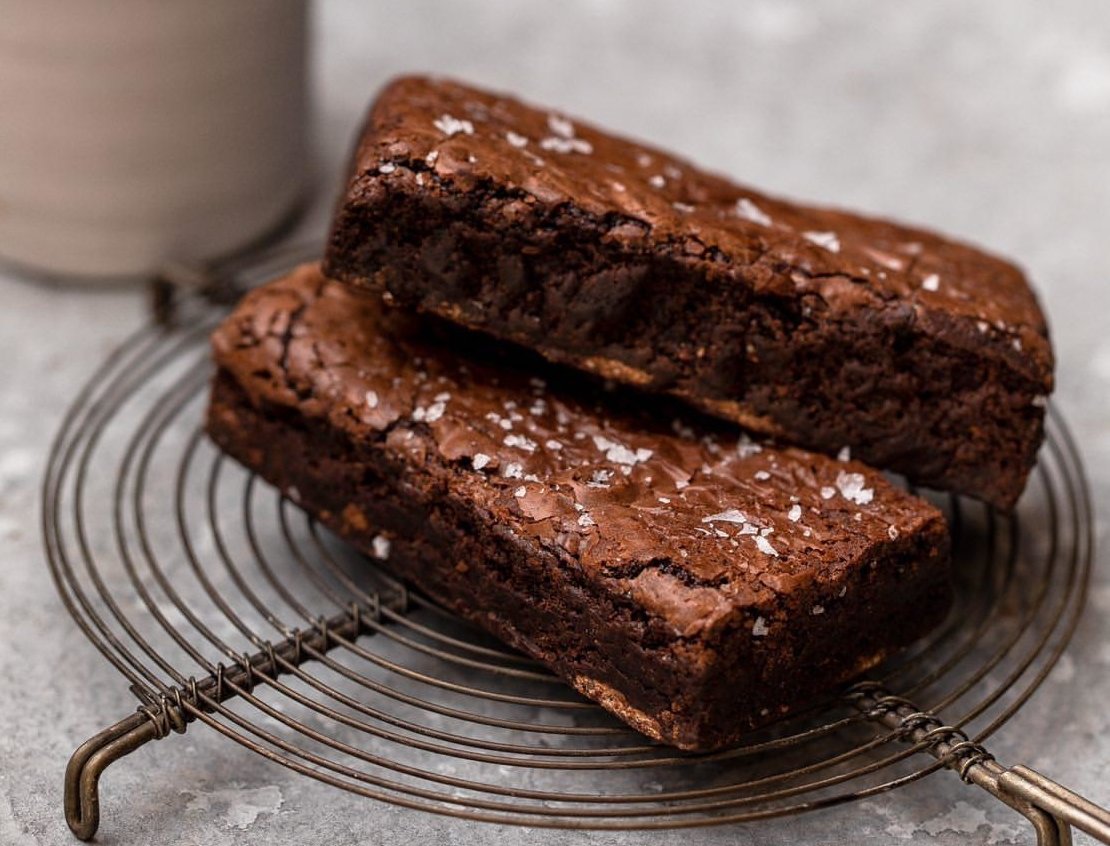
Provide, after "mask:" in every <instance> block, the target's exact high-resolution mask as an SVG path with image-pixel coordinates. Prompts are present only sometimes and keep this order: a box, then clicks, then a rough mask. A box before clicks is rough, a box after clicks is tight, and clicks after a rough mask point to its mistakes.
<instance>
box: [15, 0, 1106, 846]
mask: <svg viewBox="0 0 1110 846" xmlns="http://www.w3.org/2000/svg"><path fill="white" fill-rule="evenodd" d="M316 19H317V24H318V25H317V29H316V34H315V41H316V44H315V47H316V62H317V67H318V73H317V77H316V87H317V94H318V97H317V105H318V110H319V128H320V132H319V134H320V149H321V153H322V156H321V158H322V164H321V173H322V174H324V177H323V179H324V181H325V182H326V186H325V187H323V188H322V189H321V191H320V196H319V201H318V203H317V204H316V207H315V209H314V212H313V214H312V215H311V216H310V219H309V220H308V222H307V223H306V224H305V227H306V229H308V230H309V231H311V232H315V233H319V232H320V231H321V229H322V226H323V221H324V220H325V218H326V215H327V212H328V207H329V205H330V200H329V194H330V191H331V190H332V187H333V186H334V182H335V179H336V175H337V174H338V173H339V172H340V170H341V168H342V160H343V157H344V155H345V151H346V148H347V146H348V144H349V143H350V138H351V135H352V133H353V131H354V129H355V127H356V125H357V123H358V121H359V120H360V117H361V110H362V108H363V107H364V105H365V102H366V101H367V100H368V98H369V97H370V94H371V92H372V91H373V90H374V89H375V88H376V87H377V86H378V85H379V84H380V83H381V82H382V81H383V80H384V79H385V78H386V77H387V76H388V75H390V74H393V73H397V72H401V71H405V70H425V69H426V70H432V71H438V72H443V73H450V74H457V75H459V76H462V77H465V78H468V79H471V80H474V81H476V82H479V83H484V84H487V85H490V86H495V87H502V88H507V89H512V90H516V91H519V92H521V93H522V94H524V95H526V96H528V97H531V98H533V99H536V100H538V101H540V102H546V103H550V104H553V105H557V106H561V107H563V108H565V109H566V110H567V111H569V112H570V113H572V114H578V115H582V116H584V117H589V118H594V119H596V120H598V121H600V122H603V123H605V124H608V125H610V126H613V127H615V128H618V129H621V130H623V131H625V132H627V133H631V134H633V135H637V136H641V137H644V138H646V139H651V140H654V141H656V142H659V143H661V144H664V145H668V146H672V147H674V148H676V149H678V150H681V151H683V152H685V153H687V154H688V155H689V156H690V157H692V158H694V159H696V160H698V161H699V162H702V163H704V164H707V165H710V166H713V167H716V168H718V169H720V170H723V171H727V172H729V173H731V174H734V175H735V176H737V177H738V178H740V179H742V180H748V181H751V182H752V183H754V184H757V185H759V186H761V187H763V188H765V189H767V190H770V191H778V192H781V193H785V194H788V195H795V196H798V197H803V198H807V199H812V200H819V201H826V202H834V203H838V204H843V205H847V206H850V207H858V208H860V209H865V210H870V211H874V212H879V213H884V214H890V215H895V216H898V217H901V218H904V219H907V220H910V221H914V222H919V223H923V224H928V225H933V226H936V227H939V228H941V229H943V230H945V231H949V232H952V233H958V234H960V235H962V236H965V237H967V238H970V239H973V240H975V241H978V242H980V243H982V244H984V245H986V246H988V247H990V248H993V249H995V250H997V251H1000V252H1002V253H1005V254H1008V255H1011V256H1013V257H1015V258H1017V259H1018V260H1019V261H1020V262H1021V263H1022V264H1023V265H1024V266H1025V267H1026V268H1027V269H1028V271H1029V272H1030V274H1031V276H1032V278H1033V279H1034V280H1035V282H1036V284H1037V286H1038V289H1039V291H1040V292H1041V294H1042V296H1043V299H1044V303H1045V305H1046V308H1047V311H1048V314H1049V317H1050V320H1051V323H1052V326H1053V330H1054V340H1055V344H1056V349H1057V352H1058V357H1059V368H1058V372H1059V389H1058V391H1057V394H1056V397H1055V400H1054V401H1055V402H1056V403H1057V405H1058V406H1059V407H1060V408H1061V409H1062V410H1063V412H1064V413H1065V415H1066V416H1067V418H1068V420H1069V422H1070V423H1071V425H1072V426H1073V427H1074V429H1075V431H1076V433H1077V435H1078V437H1079V441H1080V444H1081V447H1082V449H1083V452H1084V455H1085V459H1086V461H1087V465H1088V469H1089V471H1090V475H1091V484H1092V486H1093V491H1094V495H1095V498H1096V510H1097V512H1098V514H1097V516H1098V525H1097V530H1098V536H1099V539H1100V541H1101V540H1104V539H1105V534H1106V520H1105V517H1106V511H1105V503H1107V502H1110V423H1108V421H1110V317H1108V316H1107V313H1108V310H1110V288H1108V284H1110V251H1108V250H1107V248H1106V241H1107V237H1106V235H1107V233H1106V227H1107V225H1108V221H1110V12H1108V10H1107V8H1106V4H1105V3H1104V2H1103V0H1061V2H1056V3H1051V4H1049V3H1037V2H1032V0H980V2H977V3H974V4H971V3H966V2H962V1H961V0H937V2H931V3H916V4H906V3H900V4H891V3H885V2H880V1H879V0H844V1H843V2H838V3H836V4H832V3H825V4H816V3H802V2H800V1H799V0H759V2H743V3H737V2H704V3H675V2H663V0H573V1H572V0H567V2H561V3H557V4H556V3H546V4H538V3H536V4H521V3H513V2H509V0H497V1H496V2H484V3H478V2H466V1H465V0H459V2H452V3H447V2H430V0H410V2H406V3H395V4H388V5H387V4H370V3H364V2H361V0H322V2H320V3H319V4H318V6H317V7H316ZM0 303H2V307H0V360H2V361H3V362H4V367H3V373H2V375H0V550H2V559H3V565H2V567H3V573H2V575H0V643H2V644H3V648H2V649H0V725H3V727H4V729H3V731H2V732H0V843H4V844H8V843H12V844H22V843H33V844H65V843H68V842H71V837H70V835H69V832H68V830H67V829H66V827H65V824H64V821H63V819H62V816H61V774H62V769H63V767H64V765H65V761H66V759H67V757H68V756H69V754H70V752H72V750H73V749H74V747H75V746H76V745H77V744H78V743H80V742H81V741H83V740H84V739H85V738H86V737H88V736H89V735H90V734H92V733H93V732H95V731H97V730H99V729H100V728H102V727H103V726H104V725H105V724H106V723H107V722H109V721H112V720H114V719H117V718H119V717H120V716H122V715H124V714H126V713H128V712H129V711H131V710H132V709H133V708H134V705H135V703H134V699H133V698H132V697H131V696H130V694H128V692H127V690H126V687H125V685H124V684H122V683H121V680H120V678H119V677H118V676H117V675H116V673H115V672H114V671H113V670H112V669H111V668H110V667H109V666H108V665H107V664H106V663H105V662H103V661H102V660H100V659H99V657H98V656H97V655H96V653H95V651H94V650H93V648H92V647H91V646H89V644H88V643H87V642H86V641H85V640H84V639H83V637H82V636H81V635H80V634H79V632H78V631H77V630H76V628H75V627H74V626H73V625H72V624H70V623H69V622H68V621H67V620H66V619H65V618H64V616H63V614H62V611H61V608H60V604H59V601H58V599H57V597H56V594H55V592H54V588H53V586H52V584H51V582H50V578H49V576H48V574H47V570H46V567H45V564H44V560H43V554H42V550H41V546H40V537H39V527H38V520H39V510H38V496H39V492H38V486H39V484H40V480H41V471H42V467H43V461H44V458H45V453H46V449H47V446H48V442H49V439H50V436H51V434H52V432H53V430H54V428H55V427H56V425H57V423H58V421H59V419H60V415H61V414H62V412H63V410H64V408H65V407H66V406H67V404H68V403H69V402H70V401H71V400H72V398H73V396H74V394H75V392H76V391H77V390H78V388H79V386H80V385H81V384H82V382H83V381H84V380H85V379H86V378H87V376H88V375H89V373H90V371H91V368H92V366H93V364H94V362H95V361H96V360H97V359H99V358H100V357H101V356H103V355H104V354H105V353H106V352H107V351H108V349H109V348H110V347H111V346H112V345H113V343H114V342H116V341H118V340H119V339H120V338H121V337H123V335H124V334H125V333H126V332H127V331H128V330H130V329H131V328H133V327H135V326H137V325H138V324H139V323H140V321H141V320H142V319H143V307H144V304H143V299H142V297H141V296H139V295H138V294H137V293H136V292H129V291H126V290H116V291H100V292H96V293H91V292H84V293H82V292H77V291H66V290H58V289H52V288H49V287H42V286H39V285H36V284H32V283H30V282H27V281H24V280H20V279H18V278H17V277H16V276H14V275H13V274H11V273H7V274H0ZM1104 547H1105V544H1101V546H1100V548H1101V549H1102V551H1101V552H1100V553H1099V560H1098V562H1097V565H1096V570H1097V571H1096V576H1095V585H1094V590H1093V594H1092V598H1091V605H1090V608H1089V609H1088V613H1087V615H1086V617H1085V619H1084V621H1083V623H1082V624H1081V626H1080V628H1079V631H1078V633H1077V636H1076V640H1075V642H1074V644H1073V645H1072V647H1071V648H1070V650H1069V652H1068V653H1067V655H1066V656H1065V658H1064V661H1063V662H1062V664H1061V665H1060V666H1059V667H1058V668H1057V669H1056V671H1054V673H1053V674H1052V676H1051V677H1050V679H1049V682H1048V684H1047V685H1046V686H1045V688H1044V689H1043V690H1041V691H1040V692H1039V693H1038V694H1037V696H1036V697H1035V698H1034V699H1033V700H1032V701H1031V703H1030V704H1029V706H1028V707H1027V708H1026V709H1025V710H1024V711H1023V712H1022V713H1021V714H1020V715H1019V716H1018V717H1016V718H1015V719H1014V720H1013V721H1012V722H1011V723H1010V724H1009V725H1007V726H1006V727H1005V728H1004V729H1003V730H1002V731H1001V732H1000V733H999V734H998V735H997V736H996V737H995V738H994V739H993V740H992V742H991V744H990V745H991V748H992V750H993V751H994V752H995V753H996V754H997V755H998V757H999V758H1000V759H1002V760H1003V761H1006V762H1025V763H1027V764H1029V765H1031V766H1033V767H1036V768H1038V769H1041V770H1042V771H1044V772H1046V773H1048V774H1050V775H1052V776H1054V777H1056V778H1058V779H1059V780H1061V781H1062V782H1064V783H1066V784H1069V785H1072V786H1074V787H1076V788H1077V789H1079V790H1080V791H1082V792H1086V793H1088V794H1089V795H1090V796H1091V797H1092V798H1094V799H1096V800H1098V801H1100V802H1102V803H1103V804H1110V787H1108V785H1110V708H1107V707H1106V702H1107V701H1108V700H1110V571H1108V567H1110V560H1107V559H1108V558H1110V551H1107V550H1106V549H1105V548H1104ZM171 746H172V748H171ZM103 814H104V824H103V827H102V833H101V835H100V837H99V842H101V843H103V844H162V843H166V844H204V845H205V846H223V844H232V843H234V844H272V843H298V844H329V845H330V846H347V844H379V843H382V844H384V843H395V842H408V843H421V844H422V843H437V844H438V843H444V844H454V843H458V844H463V843H466V844H469V843H473V842H474V841H476V840H479V839H480V840H482V841H483V842H485V843H487V844H491V846H492V844H523V843H554V844H569V843H590V844H595V846H602V844H604V845H605V846H609V845H610V844H613V846H616V844H632V843H643V842H653V843H660V844H676V845H677V844H684V846H685V845H686V844H690V845H691V846H693V845H694V844H702V843H705V844H709V843H730V844H777V843H785V842H798V843H802V842H805V843H838V842H852V843H855V844H889V843H907V844H930V846H932V844H955V843H978V844H1009V843H1021V842H1030V836H1031V833H1030V831H1029V830H1028V829H1027V828H1026V826H1025V824H1024V821H1023V820H1022V819H1020V818H1019V817H1017V816H1016V815H1014V814H1013V813H1011V812H1010V811H1009V810H1008V809H1006V808H1004V807H1002V806H1000V805H999V804H998V803H997V802H995V801H994V800H993V799H991V798H990V797H989V796H986V795H984V794H981V793H980V792H978V791H976V790H973V789H971V788H968V787H965V786H964V785H962V784H961V783H960V782H959V780H958V779H957V778H955V777H954V776H952V775H951V774H938V775H937V776H934V777H931V778H928V779H926V780H924V781H923V782H920V783H917V784H914V785H912V786H910V787H909V788H907V789H904V790H901V791H898V792H896V793H894V794H887V795H883V796H878V797H876V798H873V799H871V800H868V801H866V802H863V803H857V804H851V805H847V806H843V807H839V808H836V809H834V810H830V811H824V812H820V813H816V814H810V815H806V816H802V817H797V818H792V819H786V820H779V821H771V822H766V823H761V824H758V825H748V826H745V827H741V828H731V829H715V830H705V831H697V832H688V833H660V834H654V835H651V836H644V835H621V834H571V833H543V832H538V831H524V830H520V829H513V828H503V827H488V826H487V827H475V826H467V825H464V824H461V823H458V822H453V821H450V820H446V819H441V818H437V817H431V816H426V815H422V814H418V813H415V812H411V811H406V810H403V809H399V808H395V807H389V806H383V805H379V804H374V803H372V802H369V801H362V800H357V799H355V798H353V797H351V796H348V795H346V794H342V793H339V792H337V791H334V790H331V789H329V788H327V787H325V786H323V785H320V784H317V783H315V782H310V781H308V780H305V779H302V778H299V777H297V776H295V775H293V774H292V773H289V772H287V771H285V770H284V769H282V768H279V767H276V766H273V765H271V764H268V763H266V762H265V761H263V760H262V759H260V758H258V757H256V756H254V755H252V754H251V753H249V752H247V751H245V750H243V749H241V748H239V747H237V746H234V745H232V744H229V743H227V742H225V741H223V740H222V739H221V738H220V737H218V736H217V735H216V734H215V733H214V732H212V731H208V730H205V729H204V728H203V727H195V728H193V729H191V730H190V731H189V732H188V734H186V735H185V736H183V737H174V738H172V739H170V740H166V741H164V742H163V743H162V744H156V745H154V746H150V747H148V748H146V749H144V750H142V751H141V752H139V753H138V754H136V755H135V756H133V757H132V758H130V759H128V760H126V761H125V762H123V763H121V764H118V765H116V766H114V767H113V768H112V769H111V770H110V771H109V773H108V774H107V776H106V777H105V779H104V783H103Z"/></svg>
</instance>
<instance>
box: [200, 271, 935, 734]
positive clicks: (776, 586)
mask: <svg viewBox="0 0 1110 846" xmlns="http://www.w3.org/2000/svg"><path fill="white" fill-rule="evenodd" d="M396 323H397V320H396V319H394V318H387V317H383V316H382V315H381V313H380V306H379V305H377V304H375V303H374V302H373V301H371V300H369V299H366V298H361V297H359V296H358V295H353V294H350V293H347V292H346V291H344V290H342V289H341V288H340V287H339V286H336V285H332V284H330V283H327V282H325V281H324V280H323V279H322V278H320V277H319V274H318V272H317V271H315V269H312V268H302V269H301V270H300V271H298V272H297V273H295V274H294V275H293V276H291V277H290V278H288V279H286V280H283V281H280V282H278V283H274V284H272V285H270V286H267V288H265V289H262V290H260V291H258V292H255V293H254V294H252V295H250V296H248V297H247V299H246V300H245V301H244V303H243V304H242V305H241V306H240V307H239V309H238V310H237V311H236V312H235V314H233V315H232V317H231V318H229V320H228V321H227V322H226V323H225V324H224V326H223V327H221V329H220V330H218V332H217V334H216V336H215V338H214V345H215V349H216V356H217V362H218V364H219V371H218V374H217V377H216V380H215V382H214V386H213V393H212V401H211V406H210V411H209V418H208V430H209V432H210V434H211V436H212V437H213V439H214V440H215V441H216V442H217V443H218V444H219V446H220V447H221V448H222V449H224V450H225V451H226V452H227V453H228V454H230V455H231V456H233V457H235V458H236V459H238V460H239V461H240V462H242V463H243V464H245V465H246V466H247V467H249V468H251V469H253V470H255V471H257V472H258V473H259V474H260V475H261V476H262V477H263V478H265V479H267V480H269V481H270V482H272V483H273V484H275V485H277V486H278V487H279V488H281V489H282V490H284V491H286V492H287V493H288V494H289V495H290V496H291V498H293V499H294V500H295V501H297V502H298V503H300V504H301V506H302V507H304V508H305V509H306V510H307V511H309V512H310V513H312V514H315V515H317V516H318V517H319V519H320V520H321V521H322V522H323V523H324V524H325V525H327V526H329V527H330V528H332V529H333V530H335V531H336V532H337V533H338V534H340V535H341V536H343V537H344V538H346V539H347V540H349V541H350V542H352V543H353V544H354V545H355V546H356V547H358V548H359V549H361V550H363V551H365V552H368V553H371V554H373V553H375V552H377V553H378V555H379V557H381V553H382V552H383V547H384V546H385V545H384V544H382V543H381V541H380V538H381V537H383V536H384V537H385V538H387V539H388V540H389V544H388V556H387V558H388V560H387V562H386V563H387V565H388V566H389V567H390V568H391V569H392V570H393V571H394V572H395V573H396V574H398V575H399V576H401V577H403V578H405V579H407V580H409V581H410V582H411V583H413V584H415V585H417V586H418V587H420V588H421V589H422V590H424V591H425V592H427V593H429V594H430V595H432V596H433V597H434V598H436V599H437V600H438V601H440V602H442V603H443V604H444V605H446V606H447V607H450V608H452V609H454V610H455V611H457V612H458V613H460V614H461V615H463V616H465V617H467V618H469V619H472V620H474V621H476V622H478V623H479V624H481V625H482V626H483V627H485V628H486V629H488V630H489V631H491V632H493V633H494V634H495V635H498V636H499V637H501V638H502V639H504V640H505V641H507V642H508V643H510V644H512V645H513V646H515V647H517V648H519V649H521V650H522V651H524V652H526V653H528V654H530V655H532V656H534V657H536V658H538V659H540V660H542V661H544V662H545V663H547V664H548V665H549V666H551V667H552V669H554V670H555V672H557V673H559V674H560V675H561V676H563V677H564V678H566V679H567V680H568V681H569V682H570V683H571V684H573V685H574V686H575V687H576V688H577V689H578V690H579V691H581V692H582V693H584V694H585V695H587V696H589V697H591V698H593V699H595V700H596V701H598V702H599V703H600V704H602V705H603V706H604V707H606V708H607V709H609V710H610V711H612V712H613V713H615V714H616V715H617V716H619V717H621V718H622V719H624V720H625V721H626V722H628V723H629V724H630V725H632V726H633V727H635V728H637V729H638V730H640V731H641V732H643V733H645V734H647V735H649V736H651V737H654V738H656V739H659V740H662V741H664V742H666V743H670V744H673V745H676V746H679V747H681V748H684V749H712V748H718V747H720V746H723V745H726V744H729V743H731V742H734V741H735V740H737V739H738V738H739V737H740V736H741V735H743V734H744V733H745V732H747V731H749V730H751V729H753V728H755V727H758V726H759V725H762V724H764V723H767V722H770V721H771V720H774V719H776V718H779V717H781V716H783V715H784V714H786V713H789V712H790V711H792V710H796V709H797V708H798V707H801V706H803V705H805V704H806V703H807V702H809V701H811V699H812V697H813V696H815V695H816V694H818V693H820V692H822V691H826V690H828V689H829V688H830V687H832V686H834V685H836V684H837V683H839V682H842V681H845V680H847V679H849V678H851V677H852V676H854V675H856V674H858V673H859V672H861V671H862V670H864V669H866V668H868V667H870V666H873V665H874V664H875V663H877V662H878V661H880V660H881V659H882V658H883V657H885V656H887V655H889V654H890V653H892V652H893V651H894V650H896V649H898V648H900V647H902V646H905V645H906V644H908V643H910V642H911V641H913V640H914V639H916V638H918V637H920V636H921V635H922V634H923V633H925V632H926V631H928V630H929V629H930V628H931V627H932V626H934V625H935V624H936V623H938V622H939V621H940V620H941V619H942V617H943V616H944V614H945V612H946V610H947V607H948V603H949V600H950V586H949V578H948V576H949V573H948V556H947V531H946V527H945V525H944V522H943V518H942V517H941V516H940V514H939V513H938V512H937V511H936V510H935V509H933V508H932V507H931V506H929V505H928V504H926V503H924V502H922V501H920V500H918V499H916V498H914V497H911V496H909V495H908V494H906V493H904V492H902V491H899V490H897V489H895V488H894V487H892V486H891V485H889V484H888V483H886V482H885V481H884V480H883V479H882V477H881V476H880V475H879V474H876V473H873V472H871V471H868V470H867V469H866V468H863V467H862V466H861V465H858V464H856V463H855V462H851V463H848V464H844V463H841V462H837V461H834V460H832V459H827V458H824V457H821V456H815V455H811V454H809V453H805V452H802V451H799V450H786V449H783V450H777V449H774V448H772V447H769V446H765V447H760V446H758V445H753V444H750V443H748V442H746V441H744V440H741V444H740V446H739V448H729V449H727V450H726V449H725V448H723V447H722V446H720V445H719V441H720V438H721V434H720V433H719V432H712V431H706V432H702V431H700V430H699V431H698V432H693V431H690V430H689V429H688V428H687V427H684V426H681V425H679V426H678V427H677V428H678V429H679V432H678V433H674V432H671V431H670V428H671V427H670V426H669V425H666V424H664V425H663V426H660V425H659V424H658V422H657V421H653V420H652V418H651V416H650V415H642V416H635V415H634V414H633V413H630V412H627V411H621V410H618V409H616V408H613V407H612V406H606V405H605V404H604V402H605V399H604V397H593V396H591V400H590V401H591V402H594V403H595V404H594V405H587V404H586V403H584V402H580V401H579V398H578V396H577V395H578V393H579V392H582V393H587V394H588V393H589V391H587V389H586V388H584V387H581V386H580V385H579V384H575V386H574V392H573V393H574V395H573V396H571V395H570V394H568V393H567V392H565V391H564V392H560V390H559V387H558V386H555V387H552V386H546V385H545V386H544V387H542V388H540V387H537V386H538V385H539V384H540V383H539V382H537V381H536V380H535V378H534V376H532V378H531V383H530V381H529V376H530V375H531V374H533V373H534V371H533V370H530V369H526V370H525V371H524V372H514V369H513V368H512V367H508V366H503V367H500V368H496V369H495V368H491V367H489V366H487V364H485V363H482V362H471V361H464V360H461V359H460V358H459V356H458V353H457V350H442V349H436V348H435V346H434V345H432V344H431V343H430V342H428V341H427V340H426V339H425V340H416V339H414V338H413V337H411V336H408V335H407V334H405V330H404V329H403V327H398V326H397V325H395V324H396ZM390 331H394V332H396V333H398V334H396V335H395V336H390V335H389V334H388V332H390ZM527 366H528V368H531V367H532V366H533V365H531V364H530V363H529V364H528V365H527ZM541 393H542V396H541ZM436 397H441V399H436ZM514 398H515V399H514ZM529 405H531V408H530V409H526V408H525V407H526V406H529ZM495 408H496V409H500V410H499V411H494V410H493V409H495ZM549 418H550V419H549ZM560 421H561V422H560ZM505 423H508V425H507V426H506V425H505ZM581 433H585V434H582V436H581V437H579V435H580V434H581ZM601 433H604V434H601ZM698 436H700V438H699V437H698ZM648 444H650V446H648ZM541 445H542V446H541ZM591 452H596V453H598V455H597V456H592V455H589V453H591ZM587 459H588V460H587ZM483 471H486V472H483ZM376 538H378V539H379V540H378V542H377V543H375V539H376Z"/></svg>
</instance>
